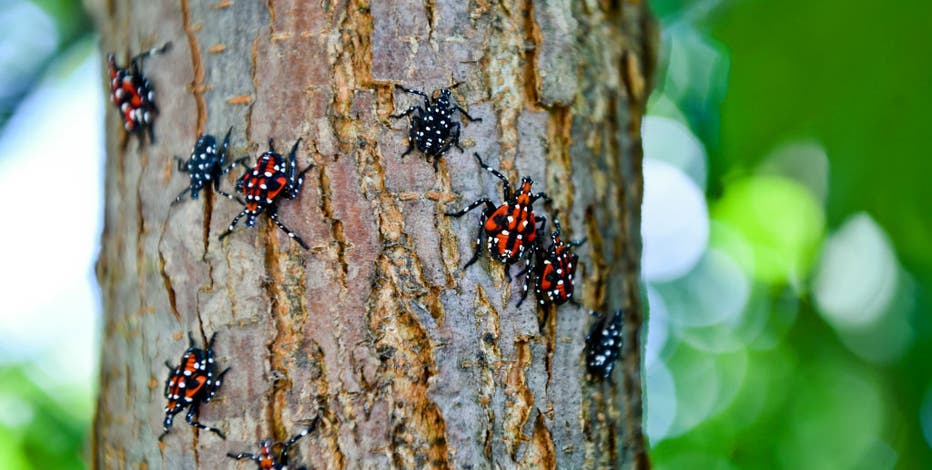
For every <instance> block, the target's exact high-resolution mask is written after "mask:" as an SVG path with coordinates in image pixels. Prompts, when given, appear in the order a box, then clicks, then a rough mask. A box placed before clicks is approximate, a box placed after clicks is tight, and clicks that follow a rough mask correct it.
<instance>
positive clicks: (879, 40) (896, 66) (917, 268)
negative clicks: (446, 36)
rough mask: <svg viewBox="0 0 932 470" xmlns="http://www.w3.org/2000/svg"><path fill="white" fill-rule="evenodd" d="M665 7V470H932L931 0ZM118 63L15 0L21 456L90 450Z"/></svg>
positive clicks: (7, 384) (653, 368)
mask: <svg viewBox="0 0 932 470" xmlns="http://www.w3.org/2000/svg"><path fill="white" fill-rule="evenodd" d="M652 4H653V6H654V9H655V11H656V13H657V14H658V16H659V17H660V20H661V24H662V28H663V38H662V43H661V70H660V74H659V76H658V80H657V86H656V91H655V92H654V95H653V97H652V98H651V101H650V104H649V108H648V117H647V118H646V119H645V120H644V125H643V133H644V145H645V162H644V176H645V180H646V194H645V200H644V224H643V227H642V229H643V237H644V260H643V261H644V263H643V269H644V272H643V277H644V287H645V293H646V295H647V296H648V298H649V301H650V325H649V334H648V337H647V354H646V356H645V362H646V374H645V375H646V381H647V384H646V385H647V399H646V403H647V415H646V416H647V418H646V419H647V423H646V424H647V435H648V437H649V439H650V445H651V454H652V455H651V456H652V460H653V462H654V464H655V466H656V467H657V468H661V469H684V468H687V469H692V468H698V469H738V468H786V469H822V468H825V469H846V468H863V469H885V468H932V451H930V446H932V366H930V365H929V363H930V361H929V358H930V357H932V341H930V334H932V322H930V321H929V316H928V315H927V313H928V312H929V311H930V308H929V307H930V302H932V301H930V295H929V294H930V286H932V188H930V186H932V185H930V184H929V181H930V174H932V155H930V154H932V152H930V151H929V150H928V147H929V145H930V144H929V143H928V140H929V138H930V137H932V128H930V123H932V119H930V118H929V114H930V110H932V54H930V53H929V49H928V47H929V44H930V41H929V39H928V37H929V36H928V35H929V31H930V29H929V28H930V26H932V22H930V18H932V2H927V1H900V2H879V3H878V2H868V1H863V0H862V1H840V0H826V1H821V2H813V1H811V0H779V1H777V0H770V1H764V0H721V1H685V0H680V1H677V0H654V1H653V2H652ZM117 52H118V53H120V54H124V55H125V54H128V53H129V52H130V51H128V50H127V51H117ZM100 58H101V52H100V51H99V50H97V39H96V38H95V37H94V36H93V35H92V31H91V24H90V22H89V21H88V19H87V17H86V16H85V15H84V13H83V12H82V11H81V9H80V6H79V2H66V1H55V0H46V1H38V0H37V1H32V2H30V1H17V0H0V188H3V194H4V196H5V197H4V200H5V201H6V205H5V206H4V207H5V211H4V221H5V223H4V224H3V230H2V231H0V246H3V247H4V248H5V249H4V251H3V255H4V256H3V260H4V263H3V267H4V269H2V270H0V296H2V299H3V302H2V305H3V307H0V337H2V338H4V340H3V341H2V342H0V462H2V464H0V467H2V468H4V469H13V470H15V469H27V468H35V469H48V468H55V469H71V468H83V467H84V466H85V465H86V464H85V463H84V462H86V461H87V458H86V457H87V456H86V452H87V449H88V445H89V444H88V442H89V440H88V439H89V435H90V425H91V418H92V413H93V406H94V401H95V395H94V393H95V388H96V379H97V376H96V367H97V366H96V364H97V359H96V356H97V344H98V337H97V335H98V333H97V330H98V325H99V324H100V312H99V310H100V306H99V305H100V304H99V299H98V289H97V287H96V282H95V280H94V276H93V262H94V259H95V257H96V253H97V243H98V237H99V233H100V230H101V226H102V221H101V204H102V197H101V186H102V174H101V171H102V161H103V160H102V159H103V150H102V149H103V125H102V123H103V112H104V105H105V96H104V93H103V90H104V83H103V79H102V76H101V70H102V69H101V63H100Z"/></svg>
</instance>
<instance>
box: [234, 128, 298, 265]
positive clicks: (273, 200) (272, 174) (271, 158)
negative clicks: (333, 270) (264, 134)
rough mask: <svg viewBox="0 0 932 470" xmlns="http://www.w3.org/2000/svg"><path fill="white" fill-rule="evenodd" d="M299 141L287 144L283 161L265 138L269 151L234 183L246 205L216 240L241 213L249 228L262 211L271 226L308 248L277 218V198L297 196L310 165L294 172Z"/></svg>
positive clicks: (270, 140)
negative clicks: (244, 198) (289, 145)
mask: <svg viewBox="0 0 932 470" xmlns="http://www.w3.org/2000/svg"><path fill="white" fill-rule="evenodd" d="M299 143H301V139H298V140H297V142H295V143H294V146H293V147H291V153H289V154H288V159H287V160H286V159H285V157H283V156H282V155H280V154H277V153H275V146H274V145H273V143H272V139H269V150H268V151H267V152H265V153H263V154H262V155H260V156H259V159H258V160H257V161H256V165H255V166H254V167H253V168H252V170H250V171H247V172H246V173H245V174H243V176H242V177H241V178H240V179H239V180H237V182H236V190H237V191H238V192H240V193H243V195H245V196H246V203H245V206H246V207H245V208H244V209H243V210H242V212H240V213H239V214H237V215H236V217H234V218H233V222H230V227H229V228H228V229H227V231H226V232H223V233H222V234H221V235H220V239H223V238H224V237H226V236H227V235H229V234H231V233H233V227H235V226H236V224H237V223H238V222H239V219H241V218H242V217H243V216H246V226H247V227H252V226H254V225H256V218H257V217H259V214H261V213H262V212H263V211H265V212H267V213H268V214H269V218H271V219H272V221H273V222H275V225H278V228H280V229H282V230H283V231H284V232H285V233H287V234H288V236H289V237H291V238H292V239H294V241H296V242H298V244H299V245H301V247H302V248H304V249H305V250H307V249H309V248H308V246H307V244H306V243H304V240H302V239H301V237H299V236H298V235H297V234H296V233H294V232H293V231H292V230H291V229H289V228H288V227H286V226H285V225H284V224H282V223H281V221H279V220H278V201H279V200H280V199H281V198H282V197H286V198H288V199H294V198H296V197H298V191H300V190H301V186H303V185H304V174H305V173H307V171H308V170H310V169H311V168H312V167H313V166H314V165H308V166H307V168H305V169H304V170H301V172H300V173H299V172H298V169H297V164H296V163H295V153H296V152H297V151H298V144H299Z"/></svg>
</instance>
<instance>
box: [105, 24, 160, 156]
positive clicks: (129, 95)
mask: <svg viewBox="0 0 932 470" xmlns="http://www.w3.org/2000/svg"><path fill="white" fill-rule="evenodd" d="M170 48H171V43H170V42H167V43H165V45H163V46H162V47H157V48H154V49H150V50H148V51H146V52H143V53H141V54H139V55H137V56H135V57H133V58H132V59H130V61H129V66H128V67H120V66H119V65H117V63H116V56H115V55H114V54H112V53H111V54H108V55H107V68H108V70H109V72H110V101H112V102H113V104H114V106H116V107H117V109H119V110H120V115H121V119H122V121H123V128H124V129H126V131H127V132H129V133H131V134H137V135H138V134H140V133H141V132H143V131H148V133H149V142H152V143H154V142H155V132H154V131H153V129H152V125H153V124H154V122H155V118H156V116H157V115H158V113H159V108H158V106H156V105H155V91H154V90H153V88H152V84H151V83H150V82H149V79H148V78H146V77H145V75H143V74H142V60H143V59H145V58H146V57H149V56H150V55H154V54H161V53H163V52H165V51H167V50H169V49H170Z"/></svg>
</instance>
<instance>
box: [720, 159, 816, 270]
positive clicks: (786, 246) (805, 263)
mask: <svg viewBox="0 0 932 470" xmlns="http://www.w3.org/2000/svg"><path fill="white" fill-rule="evenodd" d="M712 217H713V218H714V219H715V220H716V221H719V222H721V223H723V224H725V225H729V226H731V227H732V228H734V229H735V230H737V231H739V232H740V233H741V234H742V236H743V237H744V238H745V239H746V240H748V242H749V243H750V244H751V247H752V251H753V254H754V262H753V265H751V266H744V268H745V269H746V270H748V272H751V273H753V275H754V277H755V278H756V279H758V280H761V281H764V282H768V283H773V284H776V283H783V282H790V283H792V284H793V285H798V284H799V282H800V280H801V278H802V277H803V276H805V275H806V273H807V272H808V269H809V267H810V265H811V264H812V259H813V257H814V254H815V252H816V250H817V248H818V246H819V242H820V240H821V237H822V233H823V230H824V224H825V222H824V215H823V212H822V208H821V207H820V206H819V204H818V203H817V201H816V200H815V197H814V196H813V195H812V193H811V192H810V191H809V190H808V189H806V187H804V186H802V185H801V184H799V183H797V182H795V181H792V180H790V179H787V178H783V177H779V176H754V177H749V178H743V179H740V180H736V181H734V182H732V183H730V184H728V185H727V187H726V189H725V193H724V194H723V196H722V198H721V199H720V200H719V201H718V203H717V204H716V205H715V206H714V208H713V210H712ZM739 261H740V260H739Z"/></svg>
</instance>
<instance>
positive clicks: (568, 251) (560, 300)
mask: <svg viewBox="0 0 932 470" xmlns="http://www.w3.org/2000/svg"><path fill="white" fill-rule="evenodd" d="M553 226H554V230H553V233H551V234H550V239H551V243H550V246H549V247H548V248H547V250H546V251H544V252H543V255H542V256H540V257H539V259H538V260H537V261H535V262H534V266H533V267H531V268H530V272H531V275H530V276H528V278H526V282H525V286H524V292H522V294H521V300H519V301H518V306H519V307H520V306H521V303H522V302H524V299H525V298H526V297H527V291H528V288H527V282H529V281H530V278H531V277H533V278H534V294H535V295H536V296H537V302H538V303H539V304H540V305H543V306H546V305H550V304H554V305H562V304H564V303H566V302H568V301H570V300H572V298H573V277H574V276H575V275H576V265H577V264H578V262H579V256H578V255H576V253H573V247H576V246H579V245H582V244H583V243H585V242H586V239H582V240H576V241H571V242H564V241H563V240H561V239H560V231H561V230H560V221H559V220H557V214H556V213H554V214H553Z"/></svg>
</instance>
